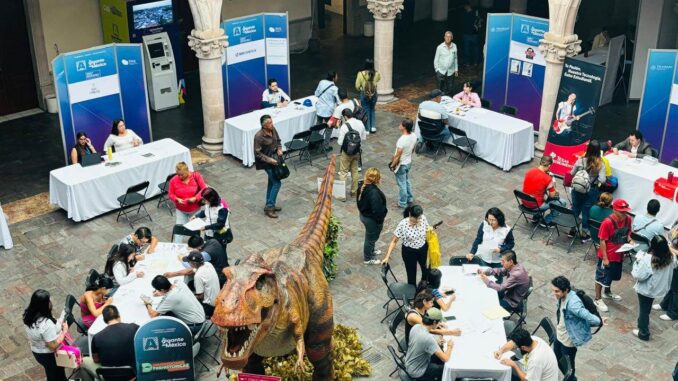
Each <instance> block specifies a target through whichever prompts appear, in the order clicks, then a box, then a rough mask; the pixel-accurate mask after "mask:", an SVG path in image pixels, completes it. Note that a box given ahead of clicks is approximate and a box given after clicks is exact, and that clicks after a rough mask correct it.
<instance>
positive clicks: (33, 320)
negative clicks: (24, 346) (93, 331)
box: [23, 289, 68, 381]
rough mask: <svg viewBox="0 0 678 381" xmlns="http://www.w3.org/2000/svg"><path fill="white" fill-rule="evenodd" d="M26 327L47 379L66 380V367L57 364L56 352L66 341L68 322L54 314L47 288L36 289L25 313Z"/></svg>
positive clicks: (33, 349)
mask: <svg viewBox="0 0 678 381" xmlns="http://www.w3.org/2000/svg"><path fill="white" fill-rule="evenodd" d="M23 323H24V328H25V329H26V335H27V336H28V340H29V341H30V344H31V352H33V357H34V358H35V360H36V361H37V362H38V363H39V364H40V365H42V367H43V368H45V376H47V381H66V380H67V378H66V373H65V372H64V368H61V367H59V366H57V364H56V358H55V357H54V352H55V351H56V350H57V348H59V346H61V344H62V343H63V342H64V338H65V336H66V333H68V324H67V323H66V322H61V321H59V320H56V319H55V318H54V316H52V301H51V300H50V296H49V292H48V291H46V290H42V289H39V290H35V292H34V293H33V295H32V296H31V301H30V303H29V304H28V307H27V308H26V309H25V310H24V315H23Z"/></svg>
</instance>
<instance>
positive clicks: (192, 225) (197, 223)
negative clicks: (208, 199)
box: [184, 218, 207, 231]
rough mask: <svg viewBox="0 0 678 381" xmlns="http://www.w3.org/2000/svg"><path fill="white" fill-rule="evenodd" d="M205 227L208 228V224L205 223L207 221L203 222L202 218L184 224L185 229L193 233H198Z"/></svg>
mask: <svg viewBox="0 0 678 381" xmlns="http://www.w3.org/2000/svg"><path fill="white" fill-rule="evenodd" d="M205 226H207V223H205V220H203V219H202V218H194V219H192V220H190V221H188V222H187V223H185V224H184V227H185V228H186V229H188V230H192V231H198V230H200V229H202V228H204V227H205Z"/></svg>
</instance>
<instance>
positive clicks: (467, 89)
mask: <svg viewBox="0 0 678 381" xmlns="http://www.w3.org/2000/svg"><path fill="white" fill-rule="evenodd" d="M453 99H454V100H455V101H457V102H461V104H463V105H466V106H472V107H482V104H481V103H480V97H479V96H478V94H477V93H474V92H473V85H471V82H464V90H463V91H461V92H459V93H458V94H457V95H455V96H454V97H453Z"/></svg>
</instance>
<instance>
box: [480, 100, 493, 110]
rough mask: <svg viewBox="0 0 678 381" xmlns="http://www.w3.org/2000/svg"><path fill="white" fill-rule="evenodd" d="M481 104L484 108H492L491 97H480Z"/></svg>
mask: <svg viewBox="0 0 678 381" xmlns="http://www.w3.org/2000/svg"><path fill="white" fill-rule="evenodd" d="M480 105H481V106H482V108H486V109H488V110H489V109H491V108H492V102H490V100H489V99H485V98H480Z"/></svg>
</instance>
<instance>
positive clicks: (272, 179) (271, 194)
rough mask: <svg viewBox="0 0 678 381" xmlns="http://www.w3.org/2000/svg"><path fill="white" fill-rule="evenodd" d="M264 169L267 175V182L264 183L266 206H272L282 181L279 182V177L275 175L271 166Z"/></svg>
mask: <svg viewBox="0 0 678 381" xmlns="http://www.w3.org/2000/svg"><path fill="white" fill-rule="evenodd" d="M265 171H266V174H267V175H268V184H267V185H266V207H267V208H273V207H275V202H276V200H277V199H278V191H280V186H281V185H282V183H281V182H280V179H278V178H277V177H276V176H275V172H273V168H266V169H265Z"/></svg>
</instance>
